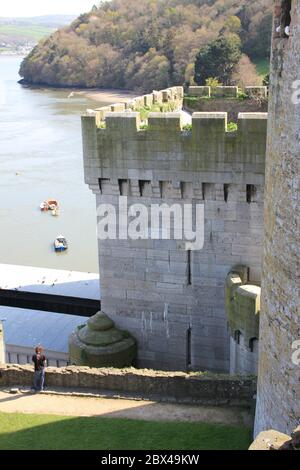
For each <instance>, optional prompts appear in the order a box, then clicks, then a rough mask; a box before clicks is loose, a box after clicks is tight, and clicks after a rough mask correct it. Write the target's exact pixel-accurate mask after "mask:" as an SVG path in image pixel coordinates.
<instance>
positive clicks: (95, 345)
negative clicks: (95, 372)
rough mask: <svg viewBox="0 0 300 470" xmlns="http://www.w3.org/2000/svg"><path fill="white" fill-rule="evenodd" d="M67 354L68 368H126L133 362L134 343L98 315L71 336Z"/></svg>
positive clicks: (103, 317) (102, 314)
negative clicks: (69, 366) (71, 366)
mask: <svg viewBox="0 0 300 470" xmlns="http://www.w3.org/2000/svg"><path fill="white" fill-rule="evenodd" d="M69 354H70V362H71V364H75V365H78V366H90V367H126V366H131V365H132V363H133V361H134V359H135V356H136V341H135V339H134V338H133V337H132V336H131V335H130V334H129V333H127V332H126V331H122V330H119V329H118V328H116V327H115V324H114V322H113V321H112V320H111V319H110V318H109V317H108V316H107V315H106V314H105V313H104V312H98V313H96V314H95V315H93V316H92V317H91V318H89V319H88V321H87V323H86V324H84V325H80V326H79V327H77V329H76V330H75V331H74V332H73V333H72V334H71V336H70V337H69Z"/></svg>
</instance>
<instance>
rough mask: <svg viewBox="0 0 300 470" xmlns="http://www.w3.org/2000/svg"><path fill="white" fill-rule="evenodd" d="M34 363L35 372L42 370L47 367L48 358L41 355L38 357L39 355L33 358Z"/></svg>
mask: <svg viewBox="0 0 300 470" xmlns="http://www.w3.org/2000/svg"><path fill="white" fill-rule="evenodd" d="M32 362H33V363H34V370H35V372H37V371H39V370H42V369H43V368H44V367H45V366H46V356H44V355H43V354H41V355H40V356H39V357H37V354H34V355H33V356H32Z"/></svg>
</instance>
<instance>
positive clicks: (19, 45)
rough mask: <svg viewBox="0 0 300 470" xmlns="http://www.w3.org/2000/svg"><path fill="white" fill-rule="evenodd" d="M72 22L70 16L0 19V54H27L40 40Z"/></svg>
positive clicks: (72, 17)
mask: <svg viewBox="0 0 300 470" xmlns="http://www.w3.org/2000/svg"><path fill="white" fill-rule="evenodd" d="M72 20H74V16H70V15H49V16H40V17H33V18H17V17H16V18H5V17H0V53H1V52H2V53H27V54H28V52H30V50H31V49H32V48H33V47H34V46H35V45H36V44H37V43H38V41H40V40H41V39H42V38H45V37H47V36H50V34H52V33H53V32H54V31H56V30H57V28H60V27H62V26H65V25H66V24H69V23H70V22H71V21H72Z"/></svg>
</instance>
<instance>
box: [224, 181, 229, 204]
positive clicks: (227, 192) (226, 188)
mask: <svg viewBox="0 0 300 470" xmlns="http://www.w3.org/2000/svg"><path fill="white" fill-rule="evenodd" d="M228 195H229V184H224V201H225V202H227V201H228Z"/></svg>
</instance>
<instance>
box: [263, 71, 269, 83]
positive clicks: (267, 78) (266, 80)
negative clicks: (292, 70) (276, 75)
mask: <svg viewBox="0 0 300 470" xmlns="http://www.w3.org/2000/svg"><path fill="white" fill-rule="evenodd" d="M263 85H264V86H269V85H270V74H269V73H268V74H267V75H265V76H264V78H263Z"/></svg>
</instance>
